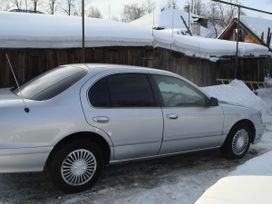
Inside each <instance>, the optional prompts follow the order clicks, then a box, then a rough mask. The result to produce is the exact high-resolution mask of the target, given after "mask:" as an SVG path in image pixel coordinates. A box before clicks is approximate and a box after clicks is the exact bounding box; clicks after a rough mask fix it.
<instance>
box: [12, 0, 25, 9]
mask: <svg viewBox="0 0 272 204" xmlns="http://www.w3.org/2000/svg"><path fill="white" fill-rule="evenodd" d="M10 3H11V5H13V6H14V7H15V8H16V9H18V10H22V9H23V8H22V6H23V1H22V0H10Z"/></svg>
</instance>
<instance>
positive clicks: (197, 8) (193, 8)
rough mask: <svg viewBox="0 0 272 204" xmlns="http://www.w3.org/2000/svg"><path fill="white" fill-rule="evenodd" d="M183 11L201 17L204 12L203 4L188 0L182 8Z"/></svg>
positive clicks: (196, 0) (198, 1)
mask: <svg viewBox="0 0 272 204" xmlns="http://www.w3.org/2000/svg"><path fill="white" fill-rule="evenodd" d="M184 10H185V11H187V12H189V11H190V12H191V13H194V14H197V15H202V13H203V10H204V4H203V3H202V2H201V0H189V1H188V3H187V4H185V6H184Z"/></svg>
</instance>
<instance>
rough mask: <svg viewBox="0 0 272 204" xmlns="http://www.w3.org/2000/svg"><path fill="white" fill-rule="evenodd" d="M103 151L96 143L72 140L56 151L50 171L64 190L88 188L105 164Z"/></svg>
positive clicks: (73, 190)
mask: <svg viewBox="0 0 272 204" xmlns="http://www.w3.org/2000/svg"><path fill="white" fill-rule="evenodd" d="M102 155H103V154H102V151H101V150H100V148H99V147H98V146H97V145H96V144H94V143H88V142H86V141H85V142H84V141H77V142H72V143H71V144H67V145H65V146H62V147H61V148H60V149H59V150H57V151H56V152H55V154H54V155H53V157H52V159H51V161H50V163H49V173H50V176H51V178H52V180H53V182H54V183H55V184H56V185H57V186H58V187H59V188H60V189H61V190H63V191H65V192H67V193H74V192H80V191H83V190H86V189H87V188H89V187H90V186H91V185H92V184H94V182H95V181H96V180H97V178H98V177H99V175H100V173H101V171H102V168H103V166H104V159H103V157H102Z"/></svg>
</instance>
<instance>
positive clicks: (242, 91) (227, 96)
mask: <svg viewBox="0 0 272 204" xmlns="http://www.w3.org/2000/svg"><path fill="white" fill-rule="evenodd" d="M203 90H204V91H205V92H206V93H208V95H210V96H213V97H215V98H218V99H219V100H220V101H225V102H230V103H235V104H240V105H243V106H246V107H250V108H254V109H257V110H259V111H261V112H262V114H263V116H266V115H268V114H269V113H270V111H269V106H268V105H267V104H266V103H265V102H264V101H263V100H262V99H261V98H260V97H259V96H256V95H255V94H254V93H253V92H252V91H251V90H250V89H249V88H248V87H247V85H245V84H244V82H242V81H239V80H233V81H232V82H231V83H230V84H228V85H217V86H210V87H204V88H203Z"/></svg>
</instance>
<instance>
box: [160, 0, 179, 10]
mask: <svg viewBox="0 0 272 204" xmlns="http://www.w3.org/2000/svg"><path fill="white" fill-rule="evenodd" d="M165 8H168V9H178V4H177V0H168V1H167V2H166V5H165V6H163V9H165Z"/></svg>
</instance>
